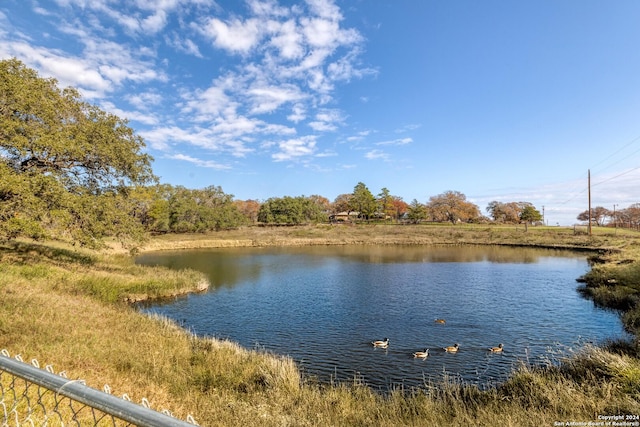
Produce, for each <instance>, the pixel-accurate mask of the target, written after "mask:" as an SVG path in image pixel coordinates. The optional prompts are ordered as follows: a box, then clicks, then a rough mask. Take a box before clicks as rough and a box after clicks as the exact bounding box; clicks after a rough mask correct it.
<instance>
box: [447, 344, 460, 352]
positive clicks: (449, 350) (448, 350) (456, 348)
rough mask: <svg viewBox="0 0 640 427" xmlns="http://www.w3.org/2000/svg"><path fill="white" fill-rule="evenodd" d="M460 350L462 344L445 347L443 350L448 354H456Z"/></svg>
mask: <svg viewBox="0 0 640 427" xmlns="http://www.w3.org/2000/svg"><path fill="white" fill-rule="evenodd" d="M459 348H460V344H454V345H450V346H449V347H443V350H444V351H446V352H447V353H456V352H457V351H458V349H459Z"/></svg>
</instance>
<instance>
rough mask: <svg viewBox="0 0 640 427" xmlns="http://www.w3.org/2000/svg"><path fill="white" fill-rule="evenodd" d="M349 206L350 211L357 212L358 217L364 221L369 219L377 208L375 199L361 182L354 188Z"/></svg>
mask: <svg viewBox="0 0 640 427" xmlns="http://www.w3.org/2000/svg"><path fill="white" fill-rule="evenodd" d="M350 205H351V210H353V211H357V212H359V213H360V216H361V217H363V218H366V219H369V218H370V217H371V215H373V214H374V213H375V211H376V208H377V204H376V199H375V197H373V194H371V191H369V189H368V188H367V186H366V185H364V184H363V183H362V182H359V183H358V184H357V185H356V186H355V187H354V189H353V195H352V197H351V200H350Z"/></svg>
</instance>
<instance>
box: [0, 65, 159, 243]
mask: <svg viewBox="0 0 640 427" xmlns="http://www.w3.org/2000/svg"><path fill="white" fill-rule="evenodd" d="M143 149H144V142H143V140H142V138H140V137H139V136H137V135H135V133H134V132H133V130H132V129H131V128H129V127H128V126H127V124H126V121H125V120H122V119H120V118H118V117H116V116H114V115H112V114H109V113H106V112H104V111H101V110H100V109H99V108H98V107H96V106H93V105H90V104H87V103H86V102H83V101H82V100H81V99H80V95H79V93H78V92H77V91H76V90H75V89H72V88H67V89H63V90H60V89H58V87H57V82H56V80H54V79H44V78H41V77H39V76H38V75H37V73H36V72H35V71H34V70H31V69H29V68H27V67H25V66H24V65H23V64H22V63H21V62H20V61H18V60H16V59H10V60H3V61H0V176H2V180H1V182H0V237H4V238H15V237H18V236H21V235H23V236H29V237H36V238H41V237H45V236H52V237H70V238H72V239H74V240H76V241H78V242H79V243H81V244H84V245H92V246H96V245H99V244H100V239H102V238H103V237H105V236H117V237H119V238H121V239H128V238H138V237H139V236H140V235H141V231H142V228H141V227H140V225H139V224H138V223H137V222H136V221H132V220H130V218H128V216H127V212H129V210H128V208H129V205H128V203H129V202H128V198H127V187H129V186H134V185H139V184H145V183H148V182H151V181H153V180H154V179H155V177H154V176H153V174H152V171H151V166H150V164H151V158H150V157H149V155H147V154H145V153H143V152H142V150H143Z"/></svg>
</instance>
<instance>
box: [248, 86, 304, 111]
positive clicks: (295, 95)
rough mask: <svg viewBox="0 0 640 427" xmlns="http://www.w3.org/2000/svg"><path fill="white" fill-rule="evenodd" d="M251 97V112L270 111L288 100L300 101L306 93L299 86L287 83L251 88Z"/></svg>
mask: <svg viewBox="0 0 640 427" xmlns="http://www.w3.org/2000/svg"><path fill="white" fill-rule="evenodd" d="M248 94H249V96H250V97H251V101H250V102H251V103H252V104H253V106H252V108H251V113H253V114H262V113H270V112H273V111H274V110H276V109H277V108H278V107H280V106H281V105H282V104H284V103H287V102H294V101H300V100H301V99H302V98H304V95H303V94H302V93H301V92H300V90H299V89H298V87H297V86H294V85H291V84H287V85H282V86H263V87H254V88H251V89H249V93H248Z"/></svg>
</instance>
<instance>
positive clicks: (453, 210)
mask: <svg viewBox="0 0 640 427" xmlns="http://www.w3.org/2000/svg"><path fill="white" fill-rule="evenodd" d="M427 210H428V212H429V214H430V215H431V217H432V218H433V220H434V221H439V222H446V221H448V222H451V223H452V224H455V223H457V222H459V221H460V222H471V221H475V220H479V219H480V218H481V214H480V208H478V206H476V205H475V204H473V203H471V202H468V201H467V196H465V195H464V194H462V193H461V192H459V191H446V192H444V193H442V194H439V195H437V196H432V197H430V198H429V203H427Z"/></svg>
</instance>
